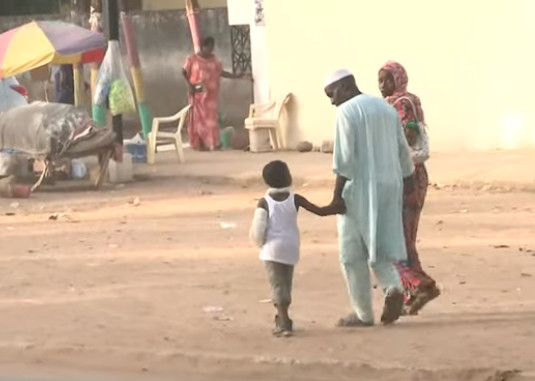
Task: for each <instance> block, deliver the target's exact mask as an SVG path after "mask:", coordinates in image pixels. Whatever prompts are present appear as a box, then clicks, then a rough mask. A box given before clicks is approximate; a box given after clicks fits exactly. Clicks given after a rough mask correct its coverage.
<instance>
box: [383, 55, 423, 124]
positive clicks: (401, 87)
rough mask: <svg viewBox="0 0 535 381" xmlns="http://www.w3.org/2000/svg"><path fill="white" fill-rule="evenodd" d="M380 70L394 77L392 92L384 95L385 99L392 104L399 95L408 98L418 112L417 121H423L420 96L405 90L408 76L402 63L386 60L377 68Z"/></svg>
mask: <svg viewBox="0 0 535 381" xmlns="http://www.w3.org/2000/svg"><path fill="white" fill-rule="evenodd" d="M381 71H387V72H389V73H390V74H392V77H393V78H394V86H395V89H394V94H392V95H390V96H388V97H386V101H387V102H388V103H389V104H394V103H395V102H396V101H397V100H398V99H399V98H401V97H407V98H409V99H410V100H411V101H412V103H413V104H414V107H416V112H417V114H418V115H417V116H416V117H417V118H418V120H419V121H421V122H424V121H425V119H424V111H423V110H422V104H421V102H420V98H418V97H417V96H416V95H414V94H412V93H409V92H408V91H407V85H408V84H409V76H408V75H407V71H406V70H405V68H404V67H403V65H401V64H400V63H398V62H395V61H388V62H387V63H386V64H384V65H383V67H382V68H381V70H379V72H381Z"/></svg>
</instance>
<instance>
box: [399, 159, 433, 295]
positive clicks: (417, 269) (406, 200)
mask: <svg viewBox="0 0 535 381" xmlns="http://www.w3.org/2000/svg"><path fill="white" fill-rule="evenodd" d="M414 173H415V177H416V185H415V186H414V189H413V190H412V192H409V191H408V190H407V189H406V188H405V189H404V191H403V230H404V233H405V245H406V247H407V261H406V262H398V263H397V265H396V266H397V268H398V271H399V273H400V276H401V282H402V283H403V288H404V289H405V294H406V300H411V299H412V298H413V297H414V296H415V295H416V293H417V292H418V291H420V290H424V289H428V288H433V287H436V282H435V281H434V280H433V278H431V277H430V276H429V275H427V274H426V273H425V271H424V270H423V269H422V264H421V263H420V258H419V255H418V250H417V249H416V239H417V234H418V225H419V223H420V215H421V213H422V209H423V206H424V202H425V196H426V194H427V186H428V184H429V178H428V175H427V170H426V168H425V166H424V165H423V164H419V165H417V166H416V168H415V172H414Z"/></svg>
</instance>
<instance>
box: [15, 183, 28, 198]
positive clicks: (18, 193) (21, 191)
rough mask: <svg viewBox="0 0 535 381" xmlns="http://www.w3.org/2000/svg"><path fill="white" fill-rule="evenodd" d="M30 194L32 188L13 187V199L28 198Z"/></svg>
mask: <svg viewBox="0 0 535 381" xmlns="http://www.w3.org/2000/svg"><path fill="white" fill-rule="evenodd" d="M31 194H32V187H31V186H29V185H22V184H18V185H14V186H13V197H15V198H28V197H30V195H31Z"/></svg>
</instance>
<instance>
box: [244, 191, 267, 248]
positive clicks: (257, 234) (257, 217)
mask: <svg viewBox="0 0 535 381" xmlns="http://www.w3.org/2000/svg"><path fill="white" fill-rule="evenodd" d="M268 219H269V212H268V206H267V202H266V199H265V198H263V197H262V198H261V199H260V200H258V204H257V206H256V210H255V212H254V217H253V222H252V224H251V229H250V230H249V238H251V240H252V241H253V242H254V244H255V245H256V246H257V247H259V248H261V247H262V246H264V243H266V231H267V225H268Z"/></svg>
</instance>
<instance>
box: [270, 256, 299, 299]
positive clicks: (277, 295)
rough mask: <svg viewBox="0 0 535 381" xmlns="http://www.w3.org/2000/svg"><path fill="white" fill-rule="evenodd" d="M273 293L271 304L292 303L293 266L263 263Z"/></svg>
mask: <svg viewBox="0 0 535 381" xmlns="http://www.w3.org/2000/svg"><path fill="white" fill-rule="evenodd" d="M264 263H265V264H266V270H267V273H268V277H269V282H270V283H271V289H272V291H273V296H272V298H273V303H274V304H276V305H289V304H290V303H291V302H292V283H293V275H294V266H291V265H285V264H284V263H279V262H272V261H264Z"/></svg>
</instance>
